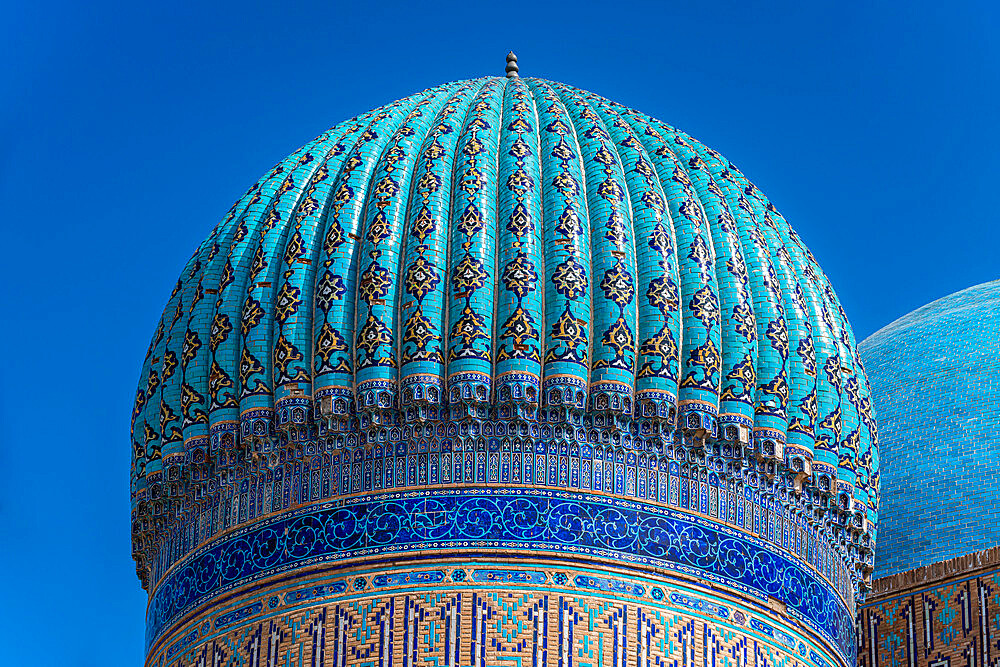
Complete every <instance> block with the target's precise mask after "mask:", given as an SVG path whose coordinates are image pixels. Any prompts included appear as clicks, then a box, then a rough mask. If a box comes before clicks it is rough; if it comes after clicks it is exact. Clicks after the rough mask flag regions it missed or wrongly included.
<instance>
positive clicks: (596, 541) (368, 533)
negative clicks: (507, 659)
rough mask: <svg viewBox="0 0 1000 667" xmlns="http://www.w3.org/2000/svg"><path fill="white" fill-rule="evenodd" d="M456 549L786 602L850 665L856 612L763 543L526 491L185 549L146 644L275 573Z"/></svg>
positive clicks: (392, 498)
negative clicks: (528, 555) (695, 581)
mask: <svg viewBox="0 0 1000 667" xmlns="http://www.w3.org/2000/svg"><path fill="white" fill-rule="evenodd" d="M442 549H454V550H456V551H457V552H461V554H462V555H463V556H468V555H470V554H475V553H480V552H482V551H483V550H495V549H502V550H506V551H511V550H515V551H520V552H524V551H530V552H534V553H536V554H537V553H539V552H544V553H549V554H553V553H564V554H573V556H574V557H576V558H580V557H584V558H599V559H610V560H615V561H619V562H621V563H630V564H634V565H636V566H640V567H642V566H647V567H657V568H665V569H671V570H674V571H676V572H680V573H684V574H687V575H689V576H694V577H698V578H700V579H704V580H709V581H712V582H716V583H719V584H723V585H725V586H728V587H730V588H735V589H738V590H741V591H742V592H744V593H745V594H747V595H750V596H752V597H756V598H758V599H762V600H766V599H767V598H768V597H775V598H777V599H779V600H781V601H782V602H784V603H785V604H786V605H787V607H788V610H789V613H790V614H791V615H793V616H794V617H796V618H798V619H800V620H802V621H803V622H805V623H806V624H807V625H808V626H809V627H811V628H812V629H813V630H815V631H817V632H818V633H819V634H820V635H822V636H824V637H826V638H827V640H829V641H830V643H831V644H833V645H834V646H835V647H836V648H837V649H838V650H839V652H840V653H841V654H842V657H844V658H845V660H847V662H848V663H850V662H852V661H853V657H852V656H854V655H855V644H854V642H855V637H854V622H853V615H852V613H851V611H850V610H849V609H848V607H847V605H846V604H845V602H844V601H843V599H842V598H840V596H839V595H838V594H837V592H836V591H835V589H834V588H833V587H832V586H831V585H830V584H829V583H828V582H826V581H825V580H823V579H820V578H819V577H818V576H817V575H816V574H815V573H814V572H812V571H811V570H810V569H808V568H807V567H805V566H804V565H802V564H800V563H798V562H796V561H793V560H791V559H789V558H788V557H786V556H785V555H782V554H781V553H779V552H777V551H776V550H774V549H773V548H772V547H770V546H769V545H768V544H767V543H765V542H763V541H761V540H757V539H756V538H753V537H750V536H748V535H746V534H744V533H740V532H739V531H737V530H733V529H731V528H729V527H727V526H725V525H722V524H719V523H716V522H714V521H709V520H706V519H704V518H701V517H696V516H692V515H689V514H685V513H682V512H677V511H675V510H672V509H668V508H661V507H654V506H650V505H644V504H640V503H632V502H627V501H622V500H617V499H610V498H601V497H598V496H590V495H585V494H578V493H568V492H555V491H547V490H532V489H523V490H522V489H510V490H507V489H504V490H492V489H455V490H452V491H450V492H449V491H443V490H442V491H421V492H410V493H394V494H383V495H379V496H363V497H359V498H354V499H351V500H349V501H347V502H341V503H337V502H331V503H326V504H321V505H313V506H310V507H308V508H306V509H304V510H300V511H296V512H289V513H287V514H283V515H280V516H277V517H275V518H273V519H272V520H270V521H265V522H261V523H259V524H254V525H252V526H248V527H247V528H245V529H243V530H240V531H236V532H234V533H231V534H229V535H226V536H225V537H223V538H221V539H219V540H217V541H215V542H212V543H210V544H208V545H206V546H204V547H202V548H201V549H199V550H197V551H195V552H193V553H192V554H191V555H189V556H188V557H187V558H185V559H184V560H183V561H181V562H180V563H178V564H177V566H175V567H174V568H173V569H171V570H170V571H169V572H168V573H167V575H166V576H165V577H164V579H163V580H162V581H161V582H160V584H159V585H158V586H157V588H156V589H155V591H154V592H153V595H152V598H151V600H150V604H149V609H148V611H147V617H146V633H147V634H146V638H147V642H148V645H151V644H152V643H153V642H154V641H156V639H157V638H159V636H160V635H161V634H162V632H163V631H164V630H165V629H166V628H167V627H169V626H170V625H171V624H173V623H174V622H175V621H177V620H179V618H180V617H181V616H182V615H184V614H185V613H186V612H189V611H190V610H193V609H195V608H196V607H198V606H199V605H201V604H203V603H205V602H207V601H208V600H210V599H211V598H213V597H214V596H216V595H219V594H220V593H222V592H225V591H227V590H231V589H234V588H237V587H240V586H243V585H246V584H249V583H251V582H253V581H256V580H259V579H262V578H264V577H270V576H273V575H276V574H280V573H282V572H287V571H289V570H294V569H297V568H301V567H306V566H310V565H316V564H320V563H335V562H337V561H343V560H346V559H354V558H363V557H368V556H376V555H380V554H395V553H405V552H419V551H421V550H434V551H440V550H442Z"/></svg>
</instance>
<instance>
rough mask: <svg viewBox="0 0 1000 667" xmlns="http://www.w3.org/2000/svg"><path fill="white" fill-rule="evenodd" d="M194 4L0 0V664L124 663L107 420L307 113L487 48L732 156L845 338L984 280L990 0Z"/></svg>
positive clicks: (993, 29) (468, 59) (125, 619)
mask: <svg viewBox="0 0 1000 667" xmlns="http://www.w3.org/2000/svg"><path fill="white" fill-rule="evenodd" d="M200 4H201V3H188V2H169V3H121V5H120V6H111V5H109V4H106V3H104V2H87V3H84V2H75V3H67V2H65V0H54V1H53V2H50V3H29V2H26V1H25V0H21V2H16V3H12V2H10V0H8V2H6V3H4V7H3V15H4V20H3V21H2V22H0V54H2V55H3V66H2V68H0V99H2V100H3V102H2V104H0V200H2V202H3V205H2V213H0V216H2V217H0V220H2V222H0V224H2V228H3V240H4V246H5V247H4V251H5V252H4V256H5V260H4V262H3V264H2V268H3V278H4V285H3V287H2V288H0V305H2V308H3V310H2V312H4V313H6V316H5V317H4V318H3V326H0V343H2V345H3V347H2V349H3V354H2V357H0V358H2V364H3V365H2V367H0V473H2V475H3V477H2V479H0V573H2V575H0V576H2V581H3V583H2V584H0V627H2V628H3V632H0V637H2V639H0V655H2V656H3V657H2V658H0V660H2V661H4V662H5V663H6V664H19V663H20V662H21V658H24V660H25V663H26V664H34V665H98V664H100V665H136V664H139V663H140V661H141V658H142V650H143V649H142V618H143V613H144V604H145V594H144V593H143V592H142V590H141V589H140V587H139V584H138V582H137V580H136V578H135V575H134V570H133V565H132V561H131V558H130V543H129V515H128V514H129V500H128V493H129V491H128V467H129V461H128V459H129V446H128V424H129V414H130V407H131V400H132V396H133V393H134V391H135V385H136V381H137V377H138V374H139V370H140V364H141V362H142V359H143V355H144V353H145V350H146V346H147V344H148V342H149V337H150V335H151V334H152V332H153V328H154V326H155V324H156V321H157V319H158V317H159V315H160V312H161V309H162V308H163V304H164V302H165V300H166V297H167V295H168V294H169V292H170V289H171V287H172V285H173V283H174V281H175V280H176V278H177V276H178V274H179V272H180V271H181V268H182V265H183V264H184V262H185V260H186V259H187V258H188V256H189V255H190V254H191V252H192V251H193V249H194V248H195V246H196V244H197V243H198V242H200V241H201V240H202V238H203V237H205V235H206V234H207V233H208V232H209V230H210V229H211V228H212V226H213V225H214V224H215V222H216V221H217V220H218V219H219V218H220V217H221V216H222V215H223V214H224V213H225V211H226V210H227V209H228V208H229V206H230V205H231V204H232V202H233V201H234V200H235V199H236V198H237V197H238V196H239V195H240V194H242V193H243V191H244V190H245V189H246V188H247V187H248V186H249V185H250V184H251V183H252V182H253V181H255V180H256V179H257V178H258V177H259V176H260V175H261V174H262V173H263V172H264V171H265V170H266V169H268V168H269V167H270V166H271V165H272V164H273V163H274V162H276V161H278V160H279V159H281V158H282V157H284V156H285V155H286V154H287V153H289V152H291V151H292V150H293V149H295V148H297V147H298V146H299V145H301V144H302V143H304V142H305V141H307V140H309V139H310V138H312V137H313V136H315V135H317V134H319V133H320V132H321V131H323V130H324V129H326V128H327V127H329V126H331V125H333V124H334V123H336V122H338V121H340V120H343V119H345V118H348V117H350V116H353V115H355V114H357V113H360V112H362V111H365V110H367V109H369V108H371V107H375V106H379V105H382V104H384V103H387V102H389V101H391V100H393V99H396V98H399V97H402V96H404V95H408V94H410V93H413V92H416V91H418V90H421V89H423V88H426V87H428V86H431V85H434V84H437V83H440V82H443V81H447V80H453V79H460V78H469V77H475V76H481V75H485V74H496V75H500V74H502V72H503V65H504V55H505V54H506V53H507V51H508V49H514V50H515V51H516V52H517V54H518V56H519V57H520V65H521V72H522V74H523V75H526V76H530V75H537V76H543V77H548V78H552V79H557V80H561V81H565V82H567V83H570V84H573V85H576V86H579V87H581V88H585V89H589V90H592V91H594V92H597V93H599V94H601V95H604V96H606V97H609V98H611V99H614V100H618V101H620V102H623V103H625V104H628V105H630V106H633V107H636V108H638V109H641V110H643V111H645V112H647V113H650V114H652V115H654V116H658V117H660V118H662V119H664V120H666V121H668V122H670V123H672V124H674V125H677V126H678V127H680V128H682V129H684V130H686V131H687V132H689V133H691V134H692V135H694V136H695V137H697V138H698V139H700V140H702V141H703V142H705V143H706V144H708V145H709V146H712V147H714V148H716V149H717V150H719V151H721V152H722V153H723V154H725V155H726V156H728V157H730V158H731V159H732V160H733V161H734V162H736V163H737V164H738V165H739V166H740V167H741V168H742V169H743V171H744V172H745V173H746V174H747V175H748V176H749V177H750V178H751V179H752V180H754V181H755V182H756V183H757V184H758V185H759V186H760V187H761V188H762V189H763V190H764V191H765V192H766V193H767V194H768V195H769V197H770V198H771V199H772V200H773V201H774V202H775V203H776V204H777V206H778V207H779V209H781V210H782V212H783V213H784V214H785V215H786V216H787V218H788V219H789V220H790V221H791V223H792V224H793V225H794V226H795V228H796V229H797V230H798V231H799V233H800V234H801V235H802V237H803V238H804V239H805V241H806V243H808V244H809V246H810V247H811V248H812V250H813V251H814V253H815V254H816V256H817V258H818V259H819V261H820V263H821V264H822V266H823V267H824V268H825V269H826V271H827V273H829V274H830V276H831V278H832V279H833V283H834V285H835V286H836V287H837V289H838V291H839V293H840V296H841V299H842V300H843V302H844V305H845V308H846V309H847V313H848V315H849V317H850V319H851V321H852V322H853V324H854V328H855V331H856V333H857V334H858V337H859V338H862V337H864V336H866V335H868V334H869V333H871V332H873V331H874V330H876V329H877V328H879V327H880V326H882V325H883V324H886V323H888V322H889V321H891V320H893V319H895V318H896V317H898V316H899V315H902V314H904V313H906V312H908V311H909V310H911V309H913V308H915V307H917V306H919V305H921V304H923V303H926V302H927V301H930V300H932V299H936V298H938V297H940V296H943V295H945V294H948V293H950V292H953V291H955V290H958V289H961V288H964V287H966V286H969V285H972V284H975V283H979V282H983V281H987V280H992V279H995V278H997V277H998V273H1000V271H998V268H1000V260H998V259H997V243H998V241H1000V233H998V232H997V229H998V219H997V214H996V196H997V187H996V184H997V179H998V177H1000V170H998V166H1000V123H998V114H997V109H998V90H1000V87H998V85H997V84H998V73H1000V68H998V43H997V41H996V37H995V35H997V34H1000V31H998V28H1000V21H998V18H1000V12H998V9H997V6H996V5H997V3H995V2H981V3H964V2H962V3H954V2H949V3H941V2H934V3H927V2H906V3H904V2H898V3H894V4H888V3H878V4H868V3H866V4H853V3H845V2H805V3H802V2H789V3H779V4H773V5H770V6H768V7H764V6H763V5H760V6H755V5H754V4H753V3H748V2H731V3H730V2H714V3H692V2H685V3H662V2H657V3H634V2H626V1H621V0H618V1H615V2H612V3H609V5H608V6H606V7H602V6H600V5H597V4H589V3H585V2H566V3H556V4H546V3H544V2H537V1H535V0H531V1H521V2H519V1H517V0H510V1H508V2H504V3H496V4H495V5H494V6H492V7H489V8H487V7H483V6H480V4H479V3H478V2H474V1H473V0H468V1H467V2H464V3H457V4H452V5H450V6H447V7H445V6H431V5H420V4H419V3H403V4H400V5H398V6H392V7H389V6H385V7H381V8H379V9H370V8H368V7H367V5H368V3H362V2H356V3H351V4H345V3H339V2H330V1H328V2H323V3H315V4H313V5H312V6H308V5H302V6H299V7H290V6H288V4H289V3H282V4H281V5H279V4H277V3H275V4H274V5H270V6H266V5H261V4H257V3H247V2H243V3H231V4H230V3H222V4H218V5H216V6H215V7H210V8H205V7H202V6H200ZM137 5H143V6H137ZM696 5H702V6H701V7H699V6H696ZM39 651H40V652H42V654H41V655H39V654H38V653H37V652H39ZM26 656H30V657H26Z"/></svg>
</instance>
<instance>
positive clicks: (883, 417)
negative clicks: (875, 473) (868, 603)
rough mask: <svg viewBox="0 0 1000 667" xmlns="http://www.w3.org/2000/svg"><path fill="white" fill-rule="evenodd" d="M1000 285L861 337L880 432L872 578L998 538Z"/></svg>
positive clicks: (960, 294) (918, 312) (976, 290)
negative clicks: (879, 488) (880, 502)
mask: <svg viewBox="0 0 1000 667" xmlns="http://www.w3.org/2000/svg"><path fill="white" fill-rule="evenodd" d="M998 333H1000V281H996V282H991V283H986V284H983V285H977V286H975V287H970V288H969V289H967V290H964V291H962V292H958V293H956V294H952V295H951V296H948V297H945V298H943V299H940V300H938V301H935V302H934V303H931V304H928V305H926V306H924V307H923V308H920V309H918V310H915V311H913V312H912V313H910V314H909V315H906V316H904V317H902V318H900V319H899V320H897V321H895V322H893V323H892V324H890V325H889V326H887V327H885V328H884V329H882V330H881V331H879V332H877V333H875V334H874V335H872V336H871V337H869V338H868V339H867V340H865V341H864V342H862V343H861V345H860V353H861V358H862V360H863V361H864V364H865V367H866V369H867V371H868V377H869V379H870V381H871V384H872V396H873V398H874V401H875V408H876V415H877V417H878V423H879V432H880V452H881V453H880V455H881V459H882V462H883V465H882V468H881V470H882V472H881V477H882V479H881V485H882V493H881V496H882V499H883V503H884V504H883V505H882V508H881V512H880V516H881V524H880V526H879V538H878V549H877V551H876V555H875V578H880V577H885V576H888V575H891V574H894V573H896V572H902V571H905V570H909V569H912V568H916V567H919V566H922V565H927V564H930V563H935V562H938V561H941V560H945V559H948V558H953V557H955V556H959V555H961V554H966V553H970V552H972V551H978V550H981V549H985V548H987V547H991V546H994V545H997V544H1000V503H997V499H998V498H1000V430H998V428H997V425H998V423H1000V335H998Z"/></svg>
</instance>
